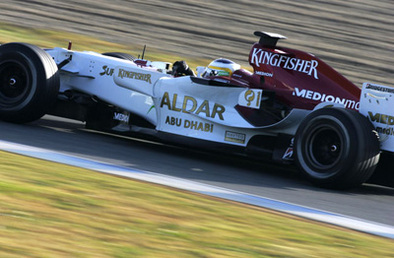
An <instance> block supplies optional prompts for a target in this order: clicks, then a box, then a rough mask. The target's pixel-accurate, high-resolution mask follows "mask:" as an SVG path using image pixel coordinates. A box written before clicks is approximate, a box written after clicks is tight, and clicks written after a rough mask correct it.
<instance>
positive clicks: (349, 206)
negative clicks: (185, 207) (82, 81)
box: [0, 116, 394, 226]
mask: <svg viewBox="0 0 394 258" xmlns="http://www.w3.org/2000/svg"><path fill="white" fill-rule="evenodd" d="M0 132H1V133H0V140H4V141H10V142H15V143H20V144H25V145H29V146H34V147H40V148H45V149H49V150H54V151H57V152H60V153H65V154H71V155H74V156H78V157H83V158H89V159H93V160H99V161H102V162H107V163H111V164H115V165H118V166H123V167H127V168H131V169H137V170H146V171H152V172H158V173H161V174H165V175H168V176H175V177H179V178H183V179H187V180H192V181H195V182H199V183H205V184H209V185H214V186H218V187H222V188H227V189H232V190H235V191H240V192H244V193H248V194H252V195H257V196H262V197H265V198H270V199H274V200H280V201H282V202H287V203H293V204H296V205H301V206H306V207H311V208H315V209H319V210H324V211H328V212H332V213H338V214H343V215H345V216H351V217H355V218H360V219H364V220H368V221H373V222H377V223H382V224H386V225H391V226H394V189H393V188H387V187H381V186H377V185H367V184H364V185H363V186H361V187H359V188H357V189H353V190H350V191H331V190H324V189H319V188H316V187H314V186H311V185H310V184H309V183H308V182H306V181H304V180H303V179H301V178H300V177H299V175H298V174H297V172H296V171H294V170H293V169H289V168H287V169H286V168H284V167H281V166H275V165H270V164H261V163H257V162H255V161H250V160H244V159H241V158H240V157H234V156H229V155H217V154H210V153H205V152H201V151H197V150H193V149H192V148H191V147H190V148H179V147H174V146H166V145H162V144H158V143H153V142H149V141H144V140H138V139H134V138H125V137H118V136H114V135H108V134H102V133H96V132H92V131H87V130H85V129H84V127H83V124H82V123H80V122H75V121H72V120H65V119H59V118H56V117H51V116H45V117H44V118H43V119H41V120H38V121H36V122H33V123H30V124H26V125H17V124H10V123H5V122H1V121H0Z"/></svg>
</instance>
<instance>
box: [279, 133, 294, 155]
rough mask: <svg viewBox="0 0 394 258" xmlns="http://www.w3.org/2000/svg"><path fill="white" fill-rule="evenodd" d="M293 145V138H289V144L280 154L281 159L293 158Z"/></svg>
mask: <svg viewBox="0 0 394 258" xmlns="http://www.w3.org/2000/svg"><path fill="white" fill-rule="evenodd" d="M293 146H294V138H291V140H290V145H289V147H288V148H287V149H286V151H285V153H284V154H283V156H282V159H283V160H293V154H294V149H293Z"/></svg>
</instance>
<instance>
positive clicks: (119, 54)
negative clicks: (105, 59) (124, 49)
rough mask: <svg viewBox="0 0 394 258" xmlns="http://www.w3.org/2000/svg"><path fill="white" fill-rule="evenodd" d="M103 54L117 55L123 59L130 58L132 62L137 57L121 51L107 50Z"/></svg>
mask: <svg viewBox="0 0 394 258" xmlns="http://www.w3.org/2000/svg"><path fill="white" fill-rule="evenodd" d="M103 55H104V56H111V57H116V58H119V59H123V60H129V61H132V62H134V60H135V59H136V58H135V57H134V56H133V55H130V54H127V53H121V52H107V53H103Z"/></svg>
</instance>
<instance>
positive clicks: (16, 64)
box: [0, 43, 60, 123]
mask: <svg viewBox="0 0 394 258" xmlns="http://www.w3.org/2000/svg"><path fill="white" fill-rule="evenodd" d="M59 85H60V79H59V72H58V69H57V66H56V63H55V62H54V61H53V59H52V57H51V56H50V55H49V54H48V53H46V52H45V51H44V50H43V49H41V48H39V47H37V46H34V45H30V44H26V43H8V44H4V45H1V46H0V119H1V120H4V121H8V122H14V123H27V122H31V121H34V120H37V119H39V118H41V117H42V116H43V115H45V114H46V112H47V110H48V109H49V108H50V107H52V105H53V104H54V102H55V101H56V97H57V94H58V91H59Z"/></svg>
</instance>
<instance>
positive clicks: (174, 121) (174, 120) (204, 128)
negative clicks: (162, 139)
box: [164, 116, 213, 133]
mask: <svg viewBox="0 0 394 258" xmlns="http://www.w3.org/2000/svg"><path fill="white" fill-rule="evenodd" d="M164 123H165V124H168V125H173V126H177V127H183V128H186V129H191V130H196V131H201V132H208V133H212V132H213V124H211V123H203V122H198V121H192V120H188V119H184V120H182V118H178V117H172V116H167V117H166V121H165V122H164Z"/></svg>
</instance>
